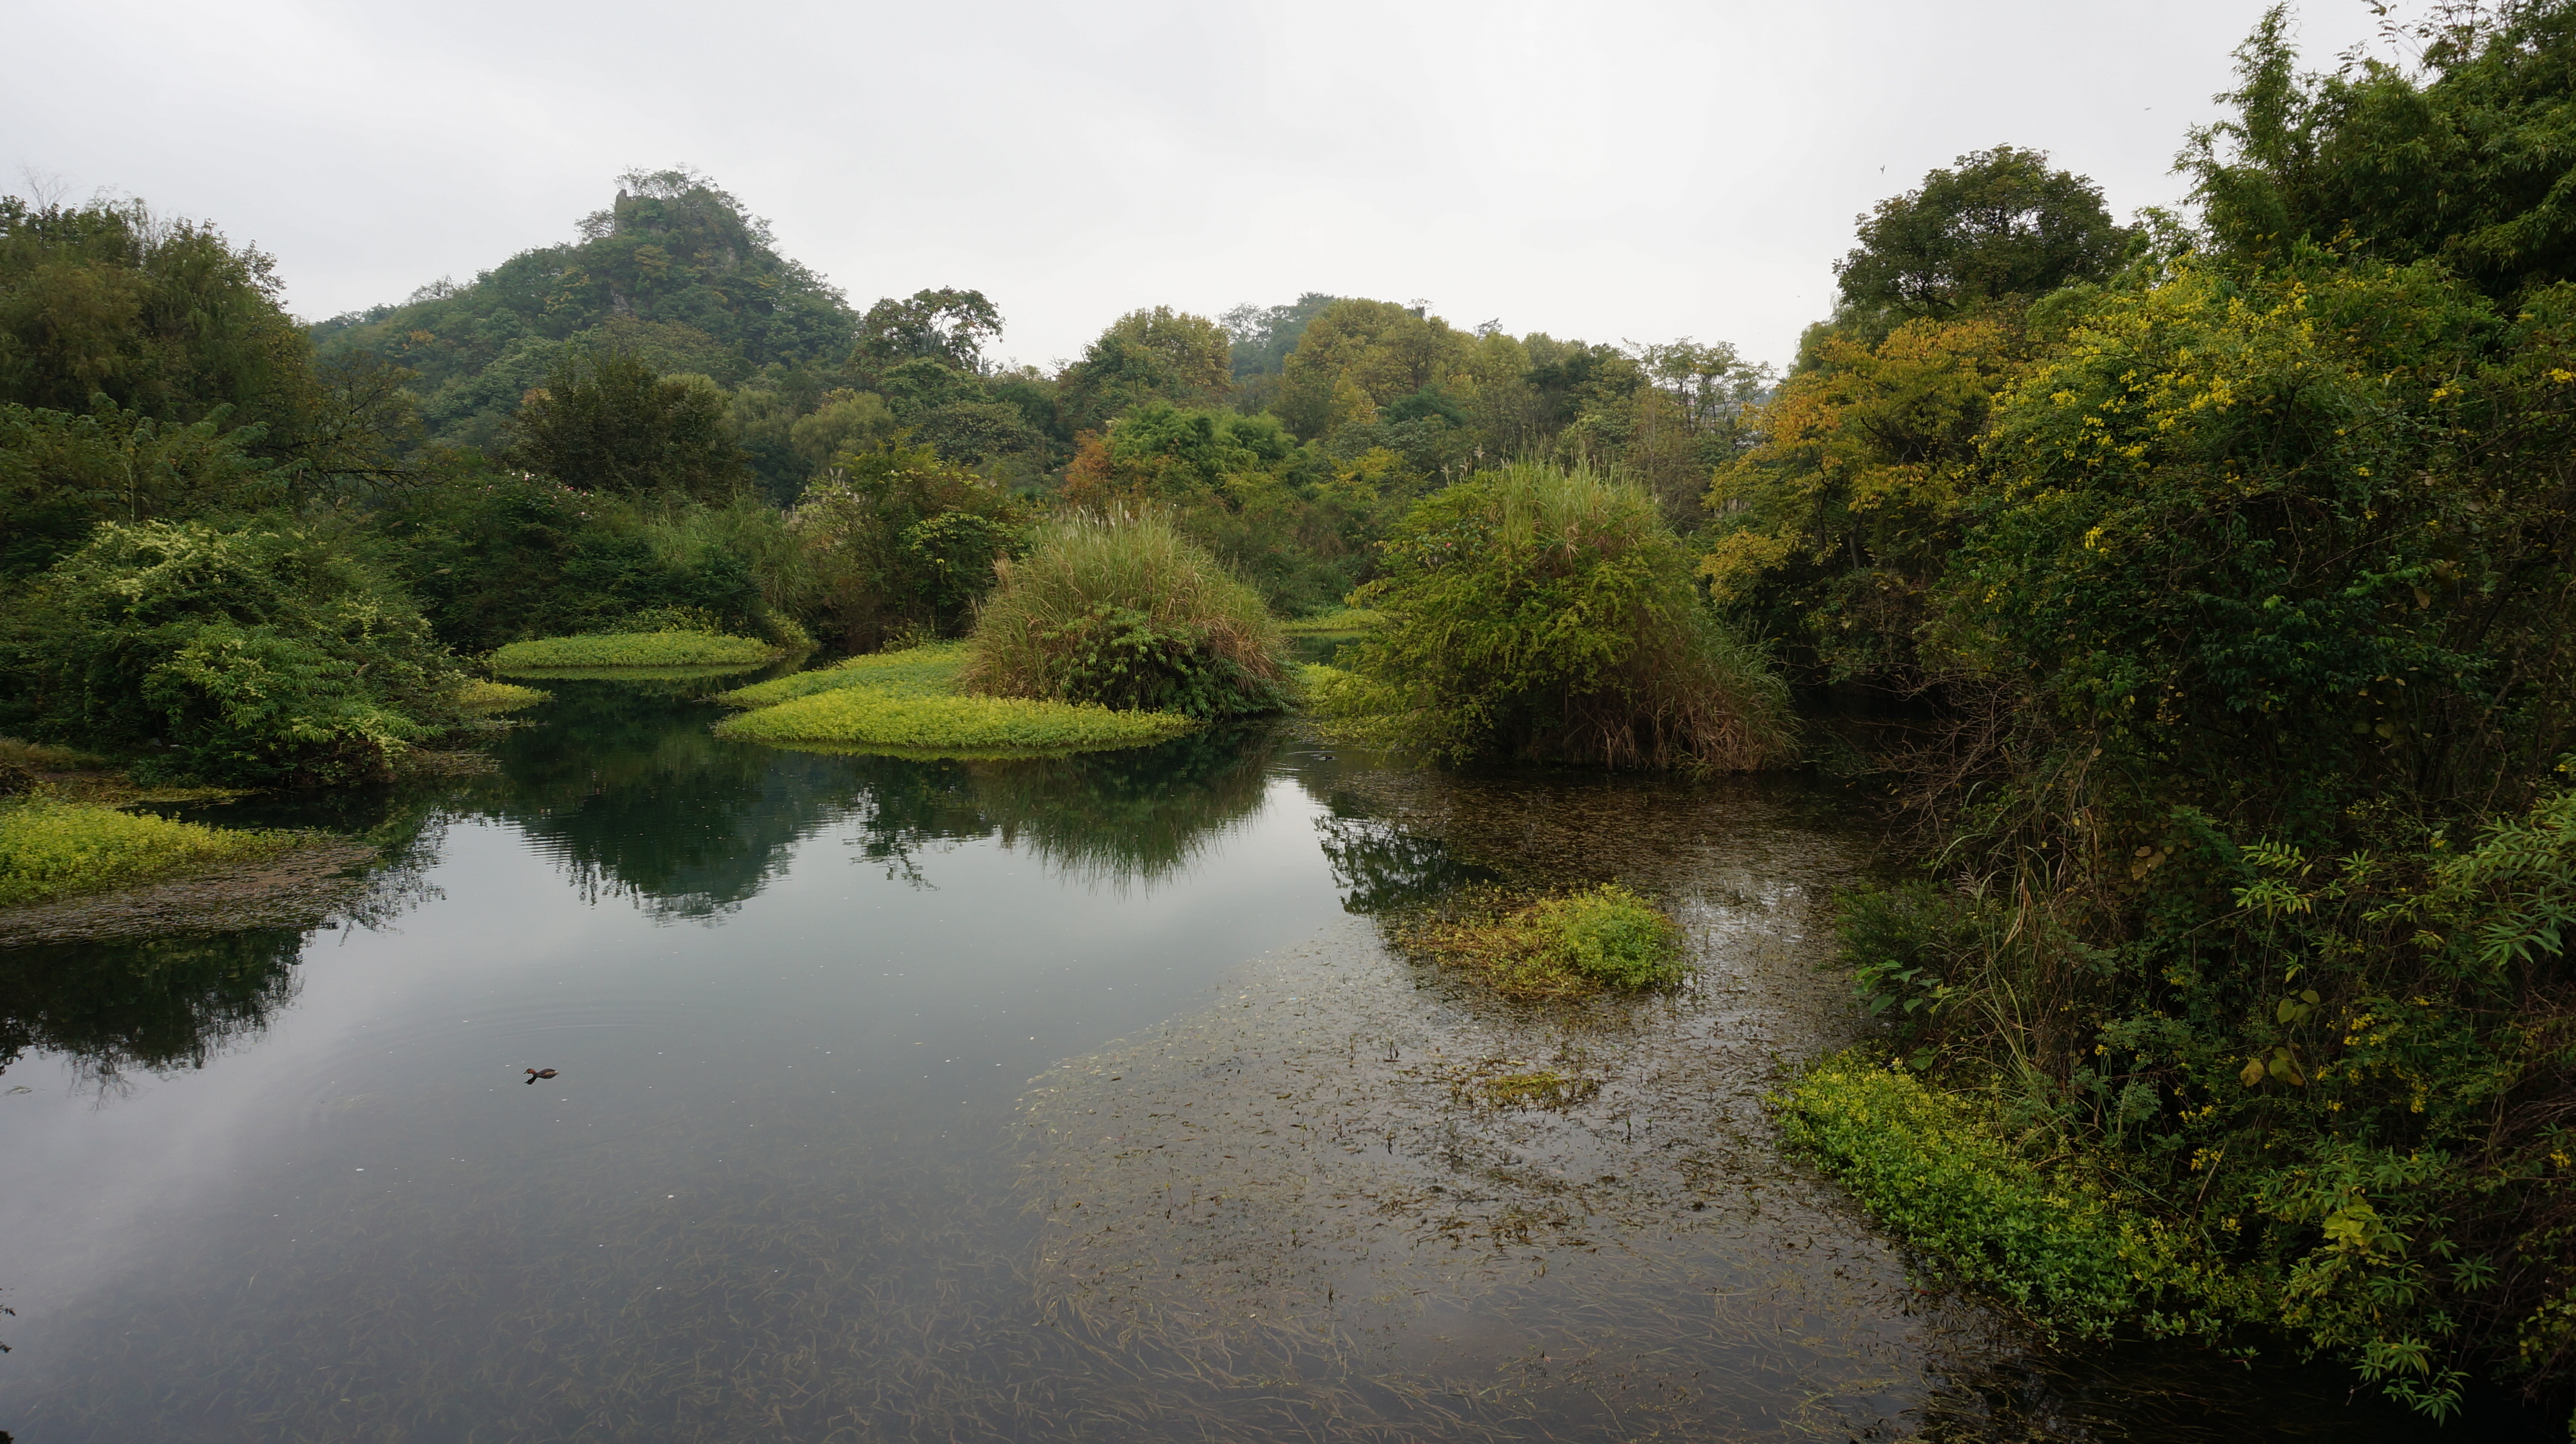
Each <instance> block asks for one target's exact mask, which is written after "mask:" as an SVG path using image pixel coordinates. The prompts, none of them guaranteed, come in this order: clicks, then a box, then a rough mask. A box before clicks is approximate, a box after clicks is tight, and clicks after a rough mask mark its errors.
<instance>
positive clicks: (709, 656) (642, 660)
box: [492, 632, 780, 672]
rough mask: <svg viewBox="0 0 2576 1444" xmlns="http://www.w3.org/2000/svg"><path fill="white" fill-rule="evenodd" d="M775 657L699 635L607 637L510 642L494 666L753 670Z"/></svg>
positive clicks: (768, 650) (747, 642) (757, 647)
mask: <svg viewBox="0 0 2576 1444" xmlns="http://www.w3.org/2000/svg"><path fill="white" fill-rule="evenodd" d="M779 655H780V652H779V649H778V648H776V647H773V646H771V645H770V644H769V643H767V642H758V641H754V640H752V639H751V638H749V637H715V636H708V635H707V634H705V633H703V632H610V633H604V634H600V635H596V636H581V637H543V638H539V639H538V640H536V641H532V642H512V643H510V644H509V645H508V646H506V647H503V648H502V649H501V650H499V651H497V652H495V653H493V654H492V663H493V665H494V666H495V667H498V668H499V669H501V670H502V671H505V672H518V671H527V670H531V669H538V668H553V667H710V666H757V665H759V664H760V663H762V662H767V661H770V660H772V659H774V658H776V657H777V656H779Z"/></svg>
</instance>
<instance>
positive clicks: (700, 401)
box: [509, 353, 750, 501]
mask: <svg viewBox="0 0 2576 1444" xmlns="http://www.w3.org/2000/svg"><path fill="white" fill-rule="evenodd" d="M510 435H511V440H510V449H509V460H510V462H511V464H513V465H515V466H521V467H525V468H526V469H527V470H529V471H532V472H535V473H536V474H537V475H539V476H544V477H550V478H552V479H554V480H556V481H560V482H562V483H563V484H565V485H566V486H571V487H576V488H578V489H580V490H582V491H596V492H607V493H611V494H613V495H619V496H652V495H657V494H669V495H674V496H688V497H695V498H697V499H699V500H702V501H713V500H720V499H722V498H724V497H726V496H730V495H731V494H733V492H734V491H736V490H737V489H739V488H740V487H742V486H743V485H744V484H746V483H747V482H748V481H749V480H750V469H749V467H748V466H747V465H746V464H745V463H746V458H745V457H744V456H743V454H742V452H741V451H740V450H738V449H737V448H736V447H735V446H734V444H733V434H732V431H731V429H730V428H729V427H728V426H727V425H726V423H725V399H724V396H723V394H722V393H720V392H718V391H716V390H715V389H714V388H712V387H710V386H704V385H692V384H691V383H690V382H689V381H688V380H687V379H685V378H678V377H666V376H663V375H661V374H660V373H658V372H656V371H655V370H654V369H653V368H652V367H650V366H648V365H646V364H644V363H643V362H642V361H639V360H636V359H635V358H634V357H631V356H619V355H594V354H584V353H574V354H572V355H569V356H566V357H565V358H563V360H561V361H560V362H558V363H557V364H556V366H555V368H554V370H553V371H552V372H550V373H548V374H547V377H546V384H545V387H544V389H543V390H540V391H535V392H531V393H530V394H529V396H528V399H527V400H526V402H525V403H523V404H522V405H521V406H520V407H519V411H518V415H517V416H515V417H513V418H512V419H511V422H510Z"/></svg>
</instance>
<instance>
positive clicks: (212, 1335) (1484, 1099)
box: [0, 682, 2419, 1444]
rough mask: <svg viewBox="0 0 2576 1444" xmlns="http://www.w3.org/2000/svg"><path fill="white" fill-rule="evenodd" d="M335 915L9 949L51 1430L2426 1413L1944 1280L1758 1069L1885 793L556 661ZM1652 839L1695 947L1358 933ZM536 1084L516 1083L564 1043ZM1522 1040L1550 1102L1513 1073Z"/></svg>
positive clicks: (19, 1352)
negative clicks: (1441, 948)
mask: <svg viewBox="0 0 2576 1444" xmlns="http://www.w3.org/2000/svg"><path fill="white" fill-rule="evenodd" d="M555 690H556V692H557V698H556V700H555V701H554V702H552V703H550V704H547V705H546V706H545V707H544V708H542V709H540V710H539V711H537V712H535V713H533V714H531V722H532V725H529V726H526V727H523V728H521V729H519V730H517V731H514V732H512V733H510V734H508V735H506V736H505V737H504V738H502V739H501V740H500V741H499V742H498V743H497V744H496V746H495V748H494V752H495V755H496V756H497V758H498V760H499V762H500V764H501V767H500V771H499V772H498V773H497V774H496V775H492V776H488V777H476V778H470V779H466V780H463V781H458V782H454V783H449V784H445V785H442V786H439V787H436V788H430V789H424V790H420V791H415V792H412V793H407V794H402V795H388V796H383V797H376V798H370V799H361V800H354V801H353V800H349V799H340V800H335V801H333V802H330V803H327V804H316V803H304V804H283V803H270V804H265V805H262V806H253V805H239V806H236V807H234V808H232V809H230V810H229V816H228V817H227V820H236V821H245V822H289V823H296V824H300V825H321V826H329V827H334V828H337V829H340V830H343V831H353V832H356V831H364V832H371V833H372V834H373V835H375V836H377V837H380V838H383V839H387V840H389V841H390V842H391V843H392V844H393V854H392V857H393V860H392V861H391V862H390V863H389V864H387V865H386V866H385V867H383V868H382V869H381V870H380V871H379V873H378V875H377V876H376V877H375V879H374V880H373V883H372V886H371V892H370V894H369V896H368V898H367V900H366V901H365V902H364V903H363V904H361V905H360V906H358V907H357V908H355V909H353V910H350V911H349V912H348V913H347V914H346V915H344V916H341V917H339V918H335V919H333V920H330V921H329V922H327V923H325V924H323V925H320V926H317V927H315V928H313V929H310V930H305V931H267V932H254V933H241V934H230V935H222V936H217V937H212V938H194V939H173V940H167V941H161V942H155V943H151V944H144V945H91V946H59V947H49V948H25V949H17V950H11V951H0V1056H7V1055H9V1054H12V1053H14V1054H15V1055H16V1056H15V1057H14V1058H12V1060H11V1061H10V1062H9V1063H8V1064H7V1067H6V1070H5V1073H0V1288H5V1292H0V1303H5V1304H7V1305H9V1306H11V1307H13V1308H14V1309H15V1310H16V1314H15V1317H12V1318H0V1342H5V1343H7V1344H8V1345H9V1346H10V1347H11V1349H12V1352H10V1353H9V1354H7V1355H6V1356H5V1357H0V1429H6V1430H9V1431H12V1432H13V1433H14V1435H15V1438H16V1439H17V1440H20V1441H27V1444H34V1441H71V1440H128V1439H145V1438H150V1439H156V1440H197V1439H207V1440H213V1439H278V1440H304V1439H310V1440H354V1439H366V1440H388V1441H409V1440H422V1441H431V1440H436V1441H449V1440H454V1441H464V1440H476V1441H484V1440H558V1439H574V1438H579V1439H598V1440H611V1439H638V1440H641V1439H656V1440H658V1439H691V1440H700V1439H703V1440H738V1439H780V1440H826V1439H830V1440H839V1439H849V1440H860V1439H909V1438H1001V1439H1028V1440H1048V1439H1077V1438H1079V1439H1103V1440H1120V1439H1159V1438H1170V1439H1184V1438H1187V1439H1198V1438H1208V1437H1227V1438H1261V1437H1274V1436H1275V1437H1281V1438H1301V1439H1321V1438H1390V1439H1392V1438H1408V1439H1411V1438H1460V1439H1501V1438H1559V1437H1561V1438H1623V1439H1624V1438H1643V1437H1663V1436H1670V1437H1687V1438H1698V1439H1712V1438H1719V1439H1738V1438H1740V1439H1809V1438H1817V1439H1863V1438H1867V1439H1883V1438H1901V1437H1933V1438H1947V1439H1959V1440H1968V1439H1984V1438H2000V1437H2009V1438H2019V1439H2034V1440H2037V1439H2070V1440H2071V1439H2093V1438H2100V1439H2130V1438H2136V1439H2188V1438H2210V1439H2221V1438H2226V1439H2238V1438H2244V1437H2248V1435H2249V1433H2250V1434H2251V1436H2252V1437H2267V1438H2314V1439H2407V1438H2415V1437H2419V1435H2418V1431H2417V1430H2416V1429H2415V1428H2414V1427H2413V1426H2412V1425H2411V1424H2410V1423H2408V1422H2407V1421H2405V1420H2403V1419H2398V1418H2394V1417H2392V1416H2390V1415H2389V1414H2387V1413H2386V1412H2385V1411H2381V1410H2377V1409H2373V1408H2369V1407H2366V1406H2364V1407H2348V1406H2346V1404H2345V1402H2344V1401H2345V1398H2346V1396H2347V1394H2348V1392H2349V1389H2348V1383H2347V1382H2346V1381H2345V1380H2343V1379H2342V1378H2340V1377H2337V1376H2335V1375H2334V1374H2332V1373H2331V1372H2307V1371H2301V1370H2296V1369H2292V1368H2288V1367H2281V1368H2275V1369H2266V1370H2261V1371H2257V1372H2255V1373H2252V1374H2247V1373H2243V1372H2240V1371H2237V1370H2234V1369H2232V1368H2229V1367H2222V1366H2219V1365H2216V1364H2214V1363H2213V1362H2211V1361H2210V1360H2208V1359H2206V1358H2205V1357H2202V1356H2196V1355H2187V1354H2165V1353H2153V1352H2138V1353H2126V1352H2124V1353H2117V1354H2110V1355H2087V1356H2081V1357H2072V1358H2068V1357H2060V1356H2055V1355H2051V1354H2048V1353H2046V1352H2045V1351H2041V1350H2038V1349H2036V1348H2034V1347H2032V1346H2030V1345H2029V1344H2028V1343H2027V1342H2026V1341H2024V1340H2021V1339H2019V1338H2018V1337H2016V1336H2015V1334H2014V1333H2013V1331H2012V1330H2011V1329H2010V1328H2008V1327H2007V1326H2005V1325H2004V1324H2003V1323H2002V1322H2001V1321H1999V1320H1997V1319H1994V1318H1992V1317H1990V1316H1989V1315H1987V1314H1986V1313H1984V1312H1983V1311H1981V1310H1979V1309H1977V1308H1975V1307H1974V1306H1972V1305H1969V1304H1965V1303H1962V1302H1960V1301H1957V1300H1955V1299H1949V1298H1946V1297H1943V1296H1940V1295H1936V1294H1929V1293H1925V1292H1922V1291H1921V1290H1919V1289H1917V1288H1916V1287H1915V1286H1914V1285H1913V1283H1912V1282H1910V1281H1909V1279H1908V1276H1907V1274H1906V1272H1905V1270H1904V1268H1903V1266H1902V1260H1901V1259H1899V1258H1898V1257H1897V1256H1896V1255H1895V1254H1894V1253H1893V1252H1892V1251H1891V1250H1890V1249H1889V1248H1888V1247H1887V1246H1886V1245H1885V1244H1884V1242H1883V1241H1881V1240H1880V1239H1879V1238H1878V1237H1877V1236H1876V1234H1875V1233H1874V1232H1873V1231H1872V1230H1871V1229H1870V1228H1869V1227H1868V1226H1867V1225H1866V1223H1865V1221H1863V1220H1861V1219H1859V1218H1858V1217H1857V1216H1856V1215H1855V1214H1854V1213H1853V1212H1852V1211H1851V1210H1850V1209H1849V1208H1848V1207H1847V1206H1846V1205H1844V1204H1843V1203H1842V1202H1840V1201H1839V1200H1838V1198H1837V1197H1836V1196H1835V1195H1834V1193H1833V1192H1832V1190H1831V1189H1830V1188H1828V1187H1825V1186H1823V1185H1821V1184H1820V1183H1818V1182H1817V1181H1815V1180H1814V1179H1812V1178H1810V1177H1808V1176H1806V1175H1805V1174H1803V1173H1802V1172H1801V1171H1799V1170H1796V1169H1794V1168H1790V1167H1787V1166H1785V1165H1783V1164H1782V1163H1781V1162H1780V1161H1779V1160H1778V1158H1777V1156H1776V1154H1775V1152H1774V1151H1773V1149H1772V1147H1771V1144H1770V1139H1769V1133H1768V1130H1767V1128H1766V1126H1765V1124H1764V1121H1763V1117H1762V1113H1761V1107H1760V1097H1761V1095H1762V1093H1763V1092H1764V1091H1765V1090H1766V1089H1768V1088H1769V1087H1771V1086H1773V1084H1774V1083H1775V1081H1776V1079H1777V1078H1778V1076H1779V1069H1780V1068H1781V1066H1782V1065H1783V1064H1784V1062H1794V1061H1795V1060H1796V1059H1798V1058H1801V1057H1806V1056H1812V1055H1813V1054H1814V1053H1815V1052H1816V1051H1818V1050H1820V1049H1823V1048H1827V1047H1831V1046H1834V1045H1836V1044H1838V1043H1840V1042H1843V1041H1847V1040H1848V1039H1850V1038H1852V1037H1854V1036H1857V1034H1856V1032H1855V1031H1854V1030H1855V1029H1856V1028H1857V1026H1858V1025H1857V1023H1856V1022H1855V1020H1853V1018H1852V1017H1851V1015H1850V1010H1849V1008H1848V1007H1847V1005H1846V1004H1845V1002H1844V1000H1843V999H1842V997H1841V996H1840V994H1839V990H1838V988H1837V987H1836V985H1834V984H1833V983H1832V982H1831V981H1830V980H1829V979H1826V978H1823V977H1821V976H1820V975H1819V974H1818V973H1817V972H1816V969H1815V964H1816V963H1817V962H1818V961H1819V960H1820V958H1821V955H1822V944H1823V935H1824V921H1823V918H1822V915H1821V912H1820V909H1821V908H1822V907H1823V906H1824V905H1825V904H1826V902H1827V900H1828V897H1829V894H1830V891H1831V889H1832V888H1833V887H1835V886H1837V885H1839V884H1842V883H1845V882H1848V881H1850V880H1851V879H1853V878H1854V877H1856V876H1857V875H1859V873H1860V872H1861V870H1862V869H1863V868H1864V867H1866V866H1867V865H1868V863H1869V851H1870V850H1869V846H1868V838H1869V835H1870V833H1869V829H1868V828H1867V827H1866V826H1863V825H1859V824H1857V823H1856V822H1855V820H1854V819H1852V818H1851V817H1850V816H1849V815H1848V814H1847V811H1846V810H1845V809H1843V808H1841V807H1840V806H1839V805H1838V804H1837V803H1836V802H1835V800H1834V799H1833V798H1832V797H1830V796H1828V795H1825V794H1824V793H1822V792H1820V791H1818V790H1817V789H1814V788H1811V787H1807V786H1804V785H1788V784H1758V785H1757V784H1724V785H1707V786H1699V787H1690V786H1680V785H1675V784H1672V783H1669V782H1664V783H1643V782H1639V781H1636V780H1622V779H1604V778H1600V777H1585V776H1569V775H1558V776H1547V775H1500V776H1488V777H1481V778H1458V777H1444V776H1430V775H1424V774H1419V773H1405V772H1398V771H1391V770H1382V769H1378V768H1375V767H1373V766H1371V765H1369V763H1368V762H1367V760H1366V759H1360V758H1355V757H1344V756H1336V755H1334V754H1333V753H1332V752H1331V751H1330V750H1329V749H1323V748H1319V747H1317V746H1316V745H1314V744H1312V743H1310V742H1308V741H1304V740H1301V739H1300V738H1298V737H1297V736H1296V735H1294V733H1293V732H1291V731H1289V730H1286V729H1283V728H1255V729H1249V730H1244V731H1239V732H1233V733H1227V734H1223V735H1216V736H1208V737H1200V738H1193V739H1188V740H1185V741H1183V742H1180V743H1176V744H1172V745H1170V746H1167V747H1163V748H1157V749H1153V750H1150V751H1145V752H1137V753H1125V754H1115V755H1109V756H1100V757H1092V758H1087V759H1073V760H1068V761H1055V762H1044V763H1020V764H957V763H920V762H906V761H894V760H888V759H882V758H868V757H857V756H832V755H819V754H812V753H801V752H789V751H776V750H769V749H764V748H759V747H755V746H749V745H744V744H733V743H722V742H718V741H717V740H715V739H713V738H712V737H710V736H709V735H708V734H707V731H706V728H707V725H708V723H709V722H710V721H711V720H712V719H713V717H714V716H715V715H716V713H715V712H714V711H713V709H712V708H711V707H709V706H708V705H707V704H705V703H703V702H700V701H696V700H693V699H692V698H691V696H690V695H689V693H690V692H691V690H692V689H691V688H690V687H687V686H678V685H673V686H662V687H652V686H645V687H636V686H623V685H617V684H608V683H569V682H568V683H559V684H555ZM1495 877H1506V878H1512V879H1515V880H1521V881H1531V882H1572V881H1585V880H1590V879H1594V878H1610V877H1618V878H1621V879H1624V880H1626V881H1629V882H1631V883H1633V884H1636V885H1639V886H1642V887H1647V888H1651V889H1653V890H1655V891H1657V892H1658V893H1660V894H1661V895H1662V896H1664V897H1665V898H1666V899H1667V900H1668V901H1669V902H1670V903H1671V904H1672V905H1673V906H1674V907H1675V908H1676V910H1677V911H1678V912H1679V914H1680V915H1681V916H1682V917H1683V918H1684V920H1685V921H1686V922H1687V923H1688V924H1689V926H1690V928H1691V931H1692V934H1693V938H1694V946H1695V948H1696V950H1697V955H1698V959H1697V960H1698V962H1699V964H1700V972H1699V974H1698V976H1697V979H1696V980H1695V982H1694V983H1693V985H1692V986H1691V987H1690V988H1688V989H1686V990H1684V991H1682V992H1681V993H1679V994H1675V995H1668V996H1662V997H1657V998H1651V999H1643V1000H1628V1001H1603V1002H1600V1003H1596V1004H1592V1005H1589V1006H1580V1007H1552V1008H1521V1007H1512V1006H1502V1005H1497V1004H1495V1003H1494V1002H1493V1001H1492V1000H1490V999H1487V998H1485V997H1483V996H1482V995H1480V994H1478V993H1476V992H1475V991H1474V990H1473V989H1472V988H1468V987H1464V986H1461V985H1460V983H1459V982H1458V980H1456V979H1453V978H1444V977H1440V976H1435V975H1429V974H1425V973H1422V972H1420V971H1419V970H1417V969H1415V968H1413V967H1411V966H1409V965H1407V964H1405V963H1403V962H1402V961H1400V960H1398V959H1395V958H1393V957H1391V956H1390V955H1389V954H1388V953H1387V952H1386V951H1385V949H1384V947H1383V946H1382V943H1381V939H1380V936H1379V934H1378V932H1377V928H1376V924H1375V923H1374V921H1373V920H1372V919H1373V917H1374V916H1375V915H1377V914H1379V913H1382V912H1383V911H1385V910H1386V909H1389V908H1393V907H1400V906H1403V905H1405V904H1408V903H1411V902H1415V901H1419V900H1421V899H1423V898H1426V897H1429V896H1433V895H1436V894H1437V893H1438V892H1440V891H1441V890H1442V889H1445V888H1448V887H1453V886H1456V885H1458V884H1459V883H1461V882H1465V881H1471V880H1476V879H1485V878H1495ZM530 1068H552V1069H555V1070H556V1071H557V1076H556V1077H554V1078H553V1079H551V1080H545V1081H539V1082H535V1083H530V1082H527V1081H526V1078H527V1074H526V1071H525V1070H527V1069H530ZM1542 1069H1545V1070H1551V1071H1554V1072H1557V1073H1558V1074H1560V1075H1561V1076H1564V1077H1566V1078H1568V1079H1570V1080H1573V1088H1572V1092H1571V1093H1570V1095H1569V1096H1568V1097H1567V1098H1566V1099H1564V1100H1563V1103H1562V1106H1560V1107H1557V1108H1545V1107H1538V1108H1526V1107H1518V1106H1510V1105H1504V1104H1498V1103H1497V1102H1496V1101H1495V1095H1494V1093H1493V1091H1492V1088H1491V1087H1490V1084H1491V1082H1492V1080H1493V1079H1495V1078H1498V1077H1508V1076H1512V1075H1516V1074H1527V1073H1530V1072H1533V1071H1538V1070H1542Z"/></svg>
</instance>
